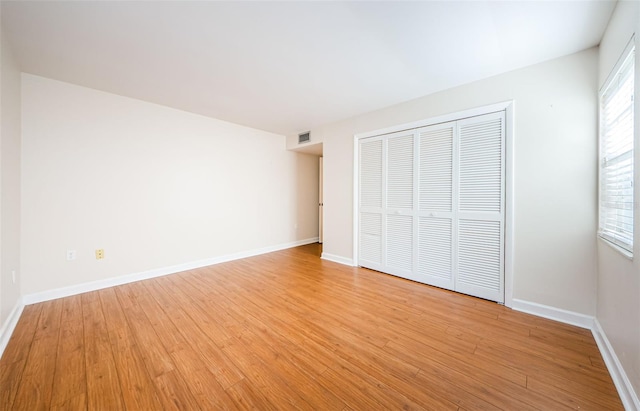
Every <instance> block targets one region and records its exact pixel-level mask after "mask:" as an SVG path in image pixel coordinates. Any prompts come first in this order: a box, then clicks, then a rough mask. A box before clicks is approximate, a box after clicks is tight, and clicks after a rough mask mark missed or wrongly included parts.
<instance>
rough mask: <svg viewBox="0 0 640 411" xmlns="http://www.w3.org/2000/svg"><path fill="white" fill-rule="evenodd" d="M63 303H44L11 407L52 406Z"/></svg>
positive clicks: (60, 301) (57, 301) (42, 407)
mask: <svg viewBox="0 0 640 411" xmlns="http://www.w3.org/2000/svg"><path fill="white" fill-rule="evenodd" d="M62 303H63V302H62V300H53V301H47V302H45V303H43V306H42V314H41V315H40V317H39V319H38V325H37V328H36V332H35V335H34V339H33V342H32V345H31V350H30V351H29V356H28V358H27V362H26V364H25V369H24V373H23V375H22V378H21V382H20V387H19V389H18V392H17V394H16V398H15V400H14V404H13V407H14V408H18V407H23V408H24V409H29V410H41V409H49V407H50V405H51V395H52V388H53V379H54V375H55V373H56V356H57V352H58V337H59V333H60V315H61V312H62Z"/></svg>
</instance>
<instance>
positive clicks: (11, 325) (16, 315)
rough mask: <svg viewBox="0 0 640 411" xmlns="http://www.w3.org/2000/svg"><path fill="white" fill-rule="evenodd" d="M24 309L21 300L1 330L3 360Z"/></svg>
mask: <svg viewBox="0 0 640 411" xmlns="http://www.w3.org/2000/svg"><path fill="white" fill-rule="evenodd" d="M23 309H24V304H23V303H22V299H19V300H18V302H16V305H15V306H14V307H13V310H11V313H9V316H8V317H7V319H6V320H5V322H4V324H2V328H0V358H2V354H4V349H5V348H7V344H8V343H9V339H10V338H11V335H12V334H13V330H15V328H16V325H17V324H18V320H19V319H20V315H21V314H22V310H23Z"/></svg>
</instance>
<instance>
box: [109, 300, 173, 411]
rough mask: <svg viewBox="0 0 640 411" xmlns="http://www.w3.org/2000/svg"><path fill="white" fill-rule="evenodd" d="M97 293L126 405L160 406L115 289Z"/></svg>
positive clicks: (140, 407)
mask: <svg viewBox="0 0 640 411" xmlns="http://www.w3.org/2000/svg"><path fill="white" fill-rule="evenodd" d="M99 295H100V301H101V303H102V308H103V312H104V317H105V320H106V323H107V332H108V333H109V340H110V342H111V347H112V349H113V357H114V361H115V363H116V368H117V370H118V377H119V380H120V387H121V389H122V399H123V401H124V404H125V406H126V408H127V409H129V410H157V409H161V408H162V406H161V402H160V399H159V398H158V394H157V392H156V389H155V386H154V385H153V383H152V380H151V378H150V376H149V373H148V372H147V369H146V368H145V365H144V360H143V359H142V355H141V354H140V349H139V346H138V344H137V342H136V339H135V336H134V333H133V332H132V331H131V329H130V328H129V324H128V323H127V319H126V317H125V314H124V312H123V310H122V307H121V306H120V302H119V300H118V297H117V295H116V293H115V290H114V289H113V288H108V289H104V290H100V291H99Z"/></svg>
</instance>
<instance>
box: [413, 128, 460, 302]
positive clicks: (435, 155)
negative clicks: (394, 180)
mask: <svg viewBox="0 0 640 411" xmlns="http://www.w3.org/2000/svg"><path fill="white" fill-rule="evenodd" d="M455 131H456V123H455V122H451V123H446V124H438V125H435V126H430V127H425V128H422V129H419V130H418V136H419V149H418V156H419V164H418V167H419V175H418V179H417V181H418V183H417V185H418V196H419V201H418V223H417V225H418V228H417V230H418V233H417V234H418V235H417V244H416V248H417V253H418V261H417V271H418V276H419V278H420V281H422V282H424V283H427V284H431V285H435V286H437V287H442V288H447V289H450V290H452V289H453V288H454V276H453V257H454V256H453V244H454V238H453V236H454V230H453V228H454V219H453V217H454V214H453V206H454V199H453V171H454V170H453V158H454V156H453V142H454V133H455Z"/></svg>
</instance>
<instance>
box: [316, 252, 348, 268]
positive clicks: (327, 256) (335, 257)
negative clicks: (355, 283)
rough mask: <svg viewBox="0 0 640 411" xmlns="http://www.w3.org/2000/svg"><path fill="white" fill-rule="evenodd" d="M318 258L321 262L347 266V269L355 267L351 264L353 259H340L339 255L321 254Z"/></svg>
mask: <svg viewBox="0 0 640 411" xmlns="http://www.w3.org/2000/svg"><path fill="white" fill-rule="evenodd" d="M320 258H322V259H323V260H327V261H333V262H334V263H338V264H343V265H348V266H349V267H353V266H354V265H355V264H354V263H353V259H351V258H347V257H342V256H340V255H335V254H329V253H322V255H321V256H320Z"/></svg>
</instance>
